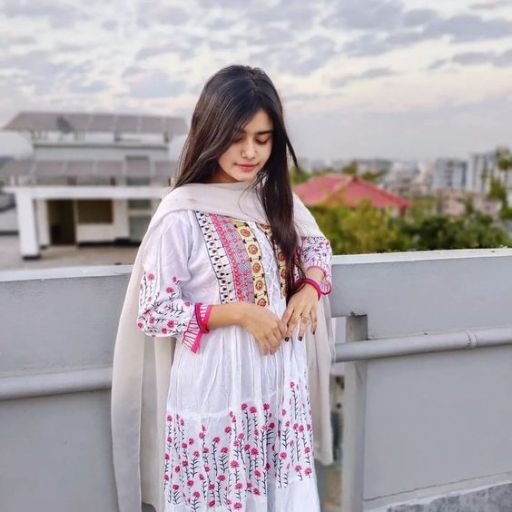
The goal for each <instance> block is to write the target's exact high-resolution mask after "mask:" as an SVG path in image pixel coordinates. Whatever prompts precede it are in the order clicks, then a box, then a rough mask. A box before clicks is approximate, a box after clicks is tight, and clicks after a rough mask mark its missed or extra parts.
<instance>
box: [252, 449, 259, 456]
mask: <svg viewBox="0 0 512 512" xmlns="http://www.w3.org/2000/svg"><path fill="white" fill-rule="evenodd" d="M258 453H259V451H258V448H256V447H254V448H251V455H258Z"/></svg>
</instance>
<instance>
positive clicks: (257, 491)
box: [252, 487, 260, 496]
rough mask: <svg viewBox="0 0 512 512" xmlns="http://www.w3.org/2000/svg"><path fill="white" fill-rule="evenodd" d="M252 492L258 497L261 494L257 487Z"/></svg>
mask: <svg viewBox="0 0 512 512" xmlns="http://www.w3.org/2000/svg"><path fill="white" fill-rule="evenodd" d="M252 492H253V493H254V494H257V495H258V496H259V494H260V490H259V489H258V488H257V487H255V488H254V489H253V490H252Z"/></svg>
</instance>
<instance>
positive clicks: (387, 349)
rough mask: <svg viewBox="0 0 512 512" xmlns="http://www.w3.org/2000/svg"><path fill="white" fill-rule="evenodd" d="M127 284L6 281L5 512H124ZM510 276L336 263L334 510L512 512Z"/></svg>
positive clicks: (497, 254) (2, 297) (484, 256)
mask: <svg viewBox="0 0 512 512" xmlns="http://www.w3.org/2000/svg"><path fill="white" fill-rule="evenodd" d="M130 270H131V267H130V266H109V267H99V266H97V267H87V268H85V267H74V268H60V269H49V270H37V271H36V270H34V271H16V272H9V273H7V272H0V312H1V313H0V320H1V322H2V324H1V325H2V331H1V335H0V462H1V464H0V510H2V511H3V510H6V511H7V510H9V511H10V510H13V511H16V512H24V511H29V510H30V511H31V510H35V509H37V510H41V511H46V510H48V511H52V512H53V511H60V510H62V511H64V510H68V509H70V508H71V507H72V508H73V509H74V510H77V512H79V511H81V510H83V511H90V510H94V511H96V512H103V511H105V512H106V511H109V512H111V511H114V510H116V509H117V504H116V498H115V493H114V482H113V472H112V458H111V445H110V401H109V399H110V383H111V364H112V354H113V344H114V339H115V333H116V328H117V321H118V318H119V313H120V310H121V305H122V299H123V297H124V292H125V290H126V285H127V281H128V278H129V275H130ZM510 276H512V250H508V249H501V250H492V249H489V250H460V251H432V252H430V251H429V252H409V253H387V254H365V255H353V256H335V257H334V261H333V278H334V290H333V294H332V296H331V306H332V312H333V316H336V317H344V320H341V321H340V320H338V321H337V322H336V336H337V341H339V342H340V343H339V344H338V346H337V354H338V360H339V361H344V362H339V363H336V364H334V365H333V370H332V374H333V404H334V403H335V399H336V398H339V396H341V395H338V392H339V391H340V389H339V387H338V386H337V384H339V383H341V384H343V383H344V388H345V389H344V394H343V398H342V411H343V414H342V418H343V422H342V424H343V451H342V453H343V458H342V461H341V463H340V462H339V461H338V463H337V464H334V465H333V466H332V467H327V468H323V467H322V468H320V467H319V468H318V469H319V483H320V485H321V488H322V494H323V497H324V503H325V507H324V508H325V510H328V509H332V510H334V509H336V508H337V509H338V510H340V503H342V507H341V510H343V512H360V511H370V510H375V511H377V510H379V511H384V510H385V511H393V512H395V511H400V512H405V511H409V510H410V511H412V510H415V511H418V510H426V511H427V510H428V511H430V510H444V502H445V501H446V503H450V507H451V508H450V510H456V511H458V510H460V511H462V510H464V511H468V510H489V511H495V510H496V511H502V510H503V511H505V510H509V509H510V507H511V506H512V505H511V503H512V483H511V481H512V399H511V393H512V345H511V338H512V331H511V329H512V314H511V313H510V311H511V306H512V278H511V277H510ZM468 349H469V350H468ZM343 375H344V377H343ZM333 412H336V411H334V409H333ZM337 504H338V505H337ZM493 507H494V508H493ZM507 507H508V508H507Z"/></svg>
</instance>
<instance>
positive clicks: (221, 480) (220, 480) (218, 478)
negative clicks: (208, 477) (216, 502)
mask: <svg viewBox="0 0 512 512" xmlns="http://www.w3.org/2000/svg"><path fill="white" fill-rule="evenodd" d="M217 480H218V481H219V482H224V480H226V476H225V475H219V476H218V477H217Z"/></svg>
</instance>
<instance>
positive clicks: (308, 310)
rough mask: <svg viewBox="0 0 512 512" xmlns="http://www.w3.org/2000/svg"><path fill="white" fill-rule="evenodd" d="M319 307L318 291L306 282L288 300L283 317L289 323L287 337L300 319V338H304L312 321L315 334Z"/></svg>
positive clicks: (312, 329)
mask: <svg viewBox="0 0 512 512" xmlns="http://www.w3.org/2000/svg"><path fill="white" fill-rule="evenodd" d="M317 307H318V293H317V291H316V290H315V288H314V287H313V286H311V285H309V284H305V285H304V286H303V287H302V289H301V290H299V291H298V292H297V293H295V294H294V295H292V297H291V298H290V301H289V302H288V306H287V307H286V311H285V312H284V313H283V318H282V319H283V321H284V323H285V324H286V325H287V329H286V334H285V337H286V338H289V337H290V336H291V335H292V332H293V330H294V329H295V326H296V325H297V322H299V320H300V327H299V340H302V338H303V336H304V333H305V331H306V327H307V325H308V323H309V322H310V321H311V331H312V332H313V334H315V331H316V324H317ZM286 338H285V339H286ZM286 341H288V340H286Z"/></svg>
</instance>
